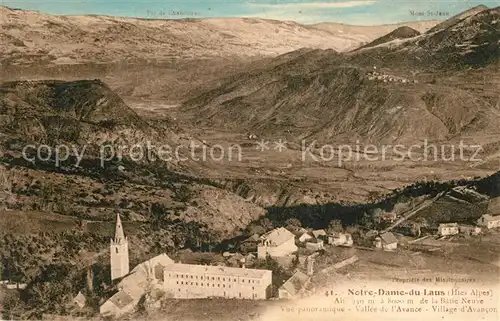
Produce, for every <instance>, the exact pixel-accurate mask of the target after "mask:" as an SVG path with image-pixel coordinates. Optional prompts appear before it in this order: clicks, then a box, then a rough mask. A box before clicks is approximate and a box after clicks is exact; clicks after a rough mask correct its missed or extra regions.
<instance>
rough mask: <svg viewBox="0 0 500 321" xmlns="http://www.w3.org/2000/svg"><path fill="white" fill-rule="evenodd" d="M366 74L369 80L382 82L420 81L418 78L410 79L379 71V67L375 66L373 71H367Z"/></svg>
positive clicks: (403, 82)
mask: <svg viewBox="0 0 500 321" xmlns="http://www.w3.org/2000/svg"><path fill="white" fill-rule="evenodd" d="M366 76H367V77H368V80H371V81H380V82H385V83H387V82H391V83H400V84H409V83H414V84H416V83H418V80H416V79H414V80H410V79H408V78H404V77H400V76H395V75H390V74H387V73H384V72H383V71H377V67H376V66H374V67H373V70H372V71H368V72H367V73H366Z"/></svg>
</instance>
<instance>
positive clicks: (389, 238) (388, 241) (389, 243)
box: [375, 232, 398, 251]
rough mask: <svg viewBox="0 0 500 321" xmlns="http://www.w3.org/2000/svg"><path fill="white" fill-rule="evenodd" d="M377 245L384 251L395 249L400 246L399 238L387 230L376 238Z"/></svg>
mask: <svg viewBox="0 0 500 321" xmlns="http://www.w3.org/2000/svg"><path fill="white" fill-rule="evenodd" d="M375 247H376V248H379V249H384V251H393V250H395V249H397V247H398V239H397V238H396V237H395V236H394V234H392V233H391V232H386V233H383V234H381V235H380V236H378V237H376V238H375Z"/></svg>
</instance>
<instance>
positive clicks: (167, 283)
mask: <svg viewBox="0 0 500 321" xmlns="http://www.w3.org/2000/svg"><path fill="white" fill-rule="evenodd" d="M110 256H111V267H112V269H111V271H112V279H116V278H121V280H120V281H119V282H118V284H117V289H118V290H119V291H118V292H117V293H116V294H115V295H113V296H112V297H111V298H109V299H108V300H107V301H106V302H105V303H104V304H103V305H101V307H100V312H101V314H102V315H103V316H114V317H118V316H121V315H124V314H127V313H130V312H132V311H133V310H134V308H135V307H136V306H137V304H138V302H139V301H140V300H141V298H142V297H143V296H144V295H145V294H148V293H150V292H151V291H153V290H161V291H163V292H165V294H166V297H169V298H178V299H195V298H208V297H225V298H234V299H253V300H260V299H262V300H265V299H267V298H269V297H270V296H271V284H272V271H270V270H260V269H246V268H234V267H226V266H206V265H194V264H183V263H176V262H175V261H174V260H172V259H171V258H170V257H169V256H168V255H166V254H161V255H158V256H155V257H153V258H151V259H149V260H148V261H145V262H143V263H141V264H139V265H137V266H136V267H135V268H134V269H133V270H132V271H130V273H129V271H128V242H127V239H126V237H125V236H124V233H123V227H122V225H121V221H120V217H119V216H117V222H116V233H115V238H114V239H113V240H112V241H111V253H110ZM113 271H114V272H113Z"/></svg>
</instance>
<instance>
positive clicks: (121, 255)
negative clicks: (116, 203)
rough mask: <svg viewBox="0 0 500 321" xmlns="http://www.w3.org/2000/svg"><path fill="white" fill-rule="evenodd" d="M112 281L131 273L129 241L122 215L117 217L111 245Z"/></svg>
mask: <svg viewBox="0 0 500 321" xmlns="http://www.w3.org/2000/svg"><path fill="white" fill-rule="evenodd" d="M110 256H111V281H113V280H115V279H119V278H121V277H124V276H125V275H127V274H128V272H129V259H128V240H127V238H126V237H125V234H124V233H123V226H122V222H121V219H120V214H118V215H116V230H115V238H114V239H112V240H111V244H110Z"/></svg>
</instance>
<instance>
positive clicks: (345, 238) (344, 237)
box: [328, 233, 354, 246]
mask: <svg viewBox="0 0 500 321" xmlns="http://www.w3.org/2000/svg"><path fill="white" fill-rule="evenodd" d="M328 244H332V245H334V246H352V245H353V244H354V241H353V239H352V236H351V234H349V233H337V234H335V235H332V236H329V237H328Z"/></svg>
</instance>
